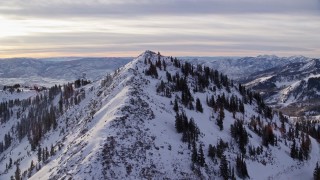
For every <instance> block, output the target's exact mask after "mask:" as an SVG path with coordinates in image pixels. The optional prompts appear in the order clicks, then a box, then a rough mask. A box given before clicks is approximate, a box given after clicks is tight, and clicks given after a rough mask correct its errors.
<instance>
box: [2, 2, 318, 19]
mask: <svg viewBox="0 0 320 180" xmlns="http://www.w3.org/2000/svg"><path fill="white" fill-rule="evenodd" d="M10 7H11V8H10ZM0 9H1V14H3V15H7V16H9V15H10V16H21V17H28V16H31V17H46V18H48V17H50V18H57V17H95V18H97V17H126V18H130V17H137V16H152V15H167V16H170V15H175V16H186V15H203V14H252V13H256V14H260V13H267V14H268V13H271V14H275V13H278V14H292V13H294V14H318V13H319V12H320V8H319V1H314V0H304V1H301V0H282V1H278V0H268V1H265V0H162V1H158V0H148V1H147V0H145V1H124V0H119V1H109V0H95V1H88V0H52V1H44V0H29V1H25V0H12V1H9V2H4V3H1V5H0Z"/></svg>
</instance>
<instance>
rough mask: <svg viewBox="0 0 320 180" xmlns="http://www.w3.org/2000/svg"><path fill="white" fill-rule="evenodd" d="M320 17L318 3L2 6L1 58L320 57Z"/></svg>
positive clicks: (100, 1) (60, 1)
mask: <svg viewBox="0 0 320 180" xmlns="http://www.w3.org/2000/svg"><path fill="white" fill-rule="evenodd" d="M319 12H320V1H319V0H317V1H315V0H304V1H301V0H282V1H278V0H268V1H265V0H162V1H159V0H126V1H124V0H117V1H116V0H51V1H48V0H28V1H25V0H10V1H4V2H2V3H1V4H0V56H16V55H19V54H22V55H32V56H33V55H35V56H39V55H41V56H43V55H44V54H45V53H47V54H51V55H58V56H62V55H70V54H72V55H78V54H88V55H103V54H104V53H105V52H113V53H117V54H121V53H122V54H126V55H130V56H134V55H136V54H139V53H140V52H141V51H143V50H145V49H154V50H156V51H158V50H159V51H165V52H170V53H171V54H173V55H192V54H193V55H228V54H234V55H239V54H241V55H252V54H260V53H262V54H266V53H267V54H269V53H272V54H279V55H281V54H285V55H287V54H288V55H294V54H302V55H307V56H308V55H309V56H318V57H319V56H320V52H319V49H320V44H319V42H320V35H319V33H318V31H319V29H320V23H319V22H320V14H319ZM59 53H60V54H59Z"/></svg>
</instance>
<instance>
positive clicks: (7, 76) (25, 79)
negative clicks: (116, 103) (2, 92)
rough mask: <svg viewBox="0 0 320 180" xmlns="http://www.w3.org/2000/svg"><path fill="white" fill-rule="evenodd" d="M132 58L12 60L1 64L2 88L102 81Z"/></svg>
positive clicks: (3, 60) (0, 82) (5, 60)
mask: <svg viewBox="0 0 320 180" xmlns="http://www.w3.org/2000/svg"><path fill="white" fill-rule="evenodd" d="M131 59H132V58H107V57H106V58H76V57H73V58H44V59H32V58H11V59H1V60H0V86H1V85H12V84H14V83H19V84H23V85H34V84H37V85H44V86H48V87H50V86H52V85H54V84H63V83H66V82H69V81H74V80H75V79H77V78H80V77H83V76H85V78H87V79H90V80H97V79H100V78H101V77H102V76H103V75H105V73H106V72H111V71H113V70H114V69H116V68H118V67H121V66H123V65H125V64H126V63H128V62H129V61H130V60H131Z"/></svg>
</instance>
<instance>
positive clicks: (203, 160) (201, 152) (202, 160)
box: [198, 144, 205, 167]
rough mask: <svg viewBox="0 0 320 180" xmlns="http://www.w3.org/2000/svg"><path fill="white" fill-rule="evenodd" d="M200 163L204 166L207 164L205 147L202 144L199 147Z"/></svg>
mask: <svg viewBox="0 0 320 180" xmlns="http://www.w3.org/2000/svg"><path fill="white" fill-rule="evenodd" d="M198 163H199V165H200V166H201V167H204V165H205V158H204V154H203V149H202V145H201V144H200V147H199V155H198Z"/></svg>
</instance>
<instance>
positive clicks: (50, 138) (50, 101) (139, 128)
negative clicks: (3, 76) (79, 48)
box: [0, 51, 319, 179]
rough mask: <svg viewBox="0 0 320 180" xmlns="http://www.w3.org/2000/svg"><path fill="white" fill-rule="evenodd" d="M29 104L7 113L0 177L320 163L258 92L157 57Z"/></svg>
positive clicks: (253, 173)
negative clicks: (9, 114)
mask: <svg viewBox="0 0 320 180" xmlns="http://www.w3.org/2000/svg"><path fill="white" fill-rule="evenodd" d="M25 101H27V100H23V101H22V102H23V103H12V105H11V106H6V105H3V106H1V107H3V109H4V110H9V112H10V111H11V110H12V112H13V113H12V115H11V116H10V117H9V118H6V120H5V121H2V124H1V132H0V135H1V137H3V138H4V139H5V140H6V142H5V143H4V146H3V147H2V149H0V150H2V151H0V152H1V154H0V155H1V156H0V162H1V163H0V164H1V166H0V173H1V174H0V179H9V178H10V177H11V176H12V177H16V178H17V177H18V178H20V177H22V178H23V179H27V178H30V179H70V178H71V179H215V178H221V179H228V178H237V179H238V178H249V177H250V178H251V179H270V178H272V179H300V177H301V176H303V177H304V178H311V177H312V176H313V169H314V167H315V166H316V163H317V161H318V159H319V157H318V153H319V146H318V142H317V141H316V140H315V139H314V138H312V137H310V136H309V135H307V132H303V131H302V130H303V129H302V128H300V129H299V128H298V127H296V125H294V124H293V123H291V122H290V121H289V120H288V119H287V118H286V117H285V116H283V115H282V114H281V113H277V112H274V111H272V109H271V108H269V107H268V106H266V105H265V103H264V102H263V100H262V98H261V96H260V95H259V94H257V93H253V92H251V91H249V90H247V89H246V88H245V87H244V86H242V85H238V84H234V83H233V81H232V80H230V79H229V78H228V77H227V76H225V75H223V74H222V73H220V72H218V71H216V70H213V69H211V68H209V67H205V66H202V65H198V66H195V65H192V64H190V63H188V62H183V61H180V60H178V59H177V58H172V57H166V56H162V55H161V54H160V53H154V52H151V51H146V52H144V53H143V54H141V55H140V56H139V57H138V58H136V59H134V60H133V61H131V62H129V63H128V64H127V65H125V66H124V67H122V68H119V69H117V70H116V71H115V72H114V73H112V74H107V75H106V76H105V77H104V78H103V79H101V80H100V81H96V82H86V81H84V80H79V81H76V82H74V83H73V84H71V83H70V84H66V85H63V86H55V87H53V88H50V89H49V90H46V91H43V92H41V93H40V94H39V95H38V96H37V97H35V98H33V99H30V100H29V101H30V102H29V103H27V102H25ZM18 112H19V113H18ZM1 117H3V114H1ZM26 122H27V123H26ZM28 124H29V125H30V124H32V126H28ZM25 126H28V127H29V128H25ZM300 130H301V131H300ZM20 131H21V132H20ZM8 136H9V138H8ZM8 139H10V143H9V141H8ZM8 143H9V144H8Z"/></svg>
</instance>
